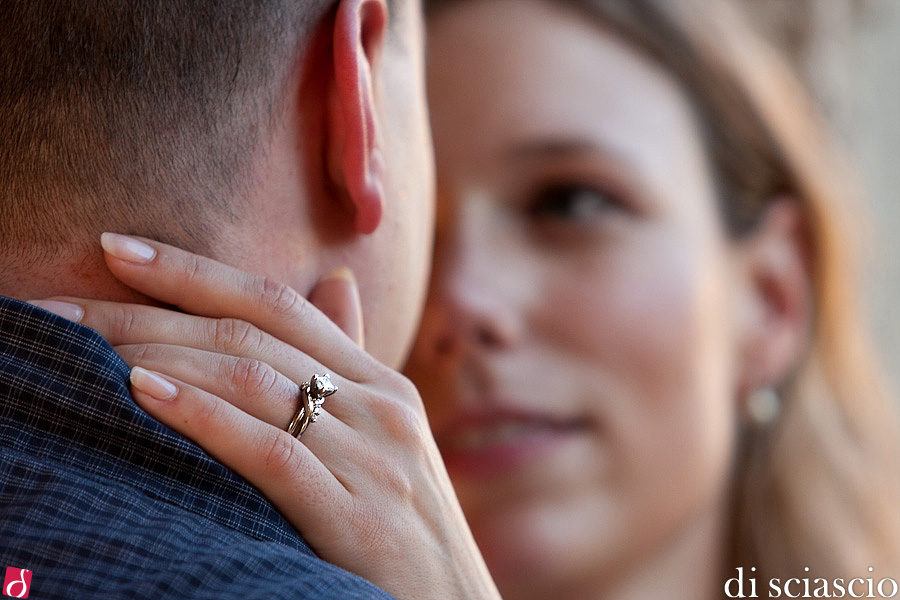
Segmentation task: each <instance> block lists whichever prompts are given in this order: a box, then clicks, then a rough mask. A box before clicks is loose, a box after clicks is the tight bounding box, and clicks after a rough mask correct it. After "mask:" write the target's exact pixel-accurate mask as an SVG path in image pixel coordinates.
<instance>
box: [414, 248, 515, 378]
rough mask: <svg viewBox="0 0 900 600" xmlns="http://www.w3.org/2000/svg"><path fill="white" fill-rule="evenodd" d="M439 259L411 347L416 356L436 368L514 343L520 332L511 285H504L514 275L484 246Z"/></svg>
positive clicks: (510, 345) (505, 347)
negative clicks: (416, 339) (417, 340)
mask: <svg viewBox="0 0 900 600" xmlns="http://www.w3.org/2000/svg"><path fill="white" fill-rule="evenodd" d="M440 258H441V260H440V262H439V264H438V265H437V266H436V267H435V271H434V273H433V278H432V286H431V291H430V294H429V298H428V303H427V305H426V308H425V314H424V316H423V323H422V330H421V331H422V333H421V335H420V336H419V342H420V344H418V345H417V346H418V350H420V351H421V352H422V354H420V358H425V359H427V360H428V361H429V362H430V363H431V367H432V368H440V367H442V366H448V365H452V364H453V363H454V362H456V361H457V360H459V359H461V358H464V357H466V356H471V355H473V354H474V355H477V354H484V353H489V352H497V351H502V350H505V349H509V348H511V347H513V346H515V344H516V343H517V341H518V339H519V338H520V336H521V324H520V318H519V311H518V309H517V303H516V298H515V297H514V294H513V293H511V291H512V288H511V287H510V286H507V285H504V282H505V281H507V280H508V278H509V277H511V276H512V277H514V276H515V273H511V272H509V270H508V268H504V267H503V266H502V265H500V264H498V261H496V260H495V259H496V258H497V257H496V255H494V256H492V255H491V254H490V253H489V252H488V251H487V250H485V251H482V252H467V253H463V252H455V253H454V255H453V256H447V255H446V254H445V255H444V256H442V257H440Z"/></svg>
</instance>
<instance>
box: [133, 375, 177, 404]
mask: <svg viewBox="0 0 900 600" xmlns="http://www.w3.org/2000/svg"><path fill="white" fill-rule="evenodd" d="M131 385H133V386H134V387H136V388H137V389H138V390H139V391H141V392H144V393H145V394H147V395H148V396H150V397H152V398H153V399H155V400H162V401H165V400H172V399H173V398H175V396H176V395H177V394H178V388H177V387H175V384H174V383H172V382H171V381H167V380H166V379H163V378H162V376H160V375H159V374H158V373H154V372H153V371H148V370H147V369H142V368H141V367H134V368H133V369H131Z"/></svg>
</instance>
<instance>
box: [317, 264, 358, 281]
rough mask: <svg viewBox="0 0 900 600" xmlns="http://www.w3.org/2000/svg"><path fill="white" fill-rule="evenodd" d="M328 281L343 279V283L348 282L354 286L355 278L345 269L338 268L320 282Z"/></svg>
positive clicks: (351, 272)
mask: <svg viewBox="0 0 900 600" xmlns="http://www.w3.org/2000/svg"><path fill="white" fill-rule="evenodd" d="M329 279H343V280H344V281H349V282H350V283H352V284H353V285H356V276H355V275H354V274H353V271H351V270H350V269H349V268H347V267H338V268H337V269H335V270H334V271H332V272H331V273H329V274H328V275H326V276H325V277H323V278H322V281H326V280H329Z"/></svg>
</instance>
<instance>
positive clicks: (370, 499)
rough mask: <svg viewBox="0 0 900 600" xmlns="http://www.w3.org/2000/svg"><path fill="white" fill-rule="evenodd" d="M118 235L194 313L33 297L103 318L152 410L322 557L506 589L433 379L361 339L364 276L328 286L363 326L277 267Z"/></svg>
mask: <svg viewBox="0 0 900 600" xmlns="http://www.w3.org/2000/svg"><path fill="white" fill-rule="evenodd" d="M103 246H104V249H105V250H106V253H107V264H108V265H109V268H110V269H111V270H112V272H113V273H114V274H115V276H116V277H118V278H119V279H120V280H121V281H123V282H124V283H125V284H127V285H128V286H130V287H132V288H134V289H135V290H137V291H139V292H141V293H143V294H146V295H148V296H151V297H153V298H155V299H157V300H160V301H162V302H164V303H167V304H170V305H174V306H177V307H178V308H180V309H181V310H183V311H185V312H186V313H192V314H184V313H179V312H174V311H169V310H165V309H161V308H155V307H150V306H144V305H136V304H120V303H111V302H101V301H94V300H85V299H76V298H56V299H54V301H51V302H46V301H35V302H34V304H36V305H38V306H43V307H44V308H47V309H48V310H53V311H54V312H59V313H60V314H63V316H66V317H68V318H72V317H75V318H76V320H78V321H80V322H81V323H83V324H84V325H87V326H89V327H92V328H94V329H96V330H97V331H98V332H100V334H101V335H103V336H104V337H105V338H106V339H107V340H108V341H109V342H110V343H111V344H112V345H113V346H114V347H115V348H116V350H117V351H118V352H119V354H121V355H122V357H123V358H124V359H125V360H126V361H127V362H128V363H129V364H130V365H131V366H132V367H134V368H133V370H132V375H131V381H132V389H133V395H134V398H135V400H136V401H137V403H138V404H139V405H140V406H141V407H142V408H143V409H144V410H146V411H147V412H148V413H149V414H150V415H152V416H153V417H155V418H156V419H158V420H160V421H162V422H163V423H165V424H166V425H168V426H169V427H171V428H173V429H175V430H176V431H179V432H180V433H182V434H184V435H185V436H187V437H189V438H191V439H192V440H194V441H195V442H197V443H198V444H199V445H200V446H202V447H203V448H204V449H205V450H206V451H207V452H209V454H211V455H212V456H214V457H215V458H216V459H217V460H219V461H221V462H222V463H224V464H225V465H227V466H229V467H230V468H232V469H233V470H234V471H236V472H237V473H239V474H240V475H241V476H243V477H244V478H246V479H247V480H248V481H249V482H251V483H252V484H253V485H255V486H256V487H257V488H259V489H260V490H261V491H262V493H263V494H264V495H265V496H266V497H267V498H268V499H269V500H270V501H271V502H272V503H273V504H274V505H275V506H276V507H277V508H278V509H279V510H280V511H281V512H282V514H284V516H285V517H286V518H287V519H288V521H289V522H290V523H291V524H292V525H293V526H294V527H295V528H296V529H297V530H298V531H299V532H300V533H301V534H302V535H303V537H304V538H305V539H306V540H307V541H308V542H309V543H310V545H311V546H312V547H313V548H315V549H316V551H317V552H318V553H319V554H320V555H321V556H322V557H323V558H325V559H327V560H329V561H331V562H334V563H336V564H338V565H340V566H342V567H344V568H346V569H348V570H350V571H352V572H354V573H357V574H359V575H361V576H362V577H365V578H366V579H369V580H370V581H372V582H374V583H375V584H377V585H379V586H381V587H382V588H383V589H385V590H386V591H388V592H390V593H392V594H393V595H395V596H397V597H398V598H416V599H419V598H441V599H444V598H498V597H499V594H498V592H497V590H496V587H495V586H494V584H493V581H492V580H491V578H490V575H489V574H488V571H487V568H486V566H485V564H484V561H483V559H482V558H481V555H480V553H479V552H478V549H477V547H476V545H475V542H474V540H473V538H472V535H471V532H470V531H469V528H468V525H467V524H466V522H465V518H464V517H463V514H462V510H461V509H460V506H459V503H458V501H457V499H456V496H455V494H454V492H453V488H452V486H451V484H450V480H449V477H448V476H447V472H446V470H445V468H444V465H443V462H442V461H441V457H440V454H439V453H438V450H437V447H436V445H435V443H434V439H433V437H432V435H431V432H430V430H429V428H428V421H427V419H426V417H425V412H424V409H423V406H422V402H421V399H420V398H419V395H418V392H417V391H416V389H415V387H414V386H413V385H412V384H411V383H410V382H409V381H408V380H407V379H406V378H404V377H403V376H402V375H400V374H398V373H397V372H395V371H393V370H391V369H389V368H387V367H385V366H384V365H382V364H380V363H379V362H378V361H376V360H375V359H374V358H372V357H371V356H369V355H368V354H366V353H365V352H364V351H363V350H362V349H361V348H360V347H359V345H357V342H360V341H361V333H359V332H361V326H360V323H361V320H360V319H361V317H360V316H359V309H358V295H357V292H356V286H355V282H354V281H353V278H352V276H348V275H347V272H345V273H344V274H343V275H340V274H339V275H338V276H336V277H332V278H328V279H326V280H323V282H322V283H321V285H320V286H319V287H318V290H319V296H320V302H319V303H320V304H321V305H322V306H323V308H325V310H326V312H328V313H329V314H330V315H332V316H333V317H334V318H335V319H336V320H337V321H338V322H341V323H342V325H343V328H344V329H345V330H346V331H347V332H349V334H350V336H352V338H355V339H351V337H348V335H347V334H346V333H345V332H344V331H342V330H341V328H339V327H338V326H337V325H335V323H334V322H333V321H332V320H329V319H328V318H327V317H326V316H325V315H324V314H323V313H322V311H320V310H319V309H317V308H316V307H315V306H313V305H312V304H311V303H310V302H308V301H307V300H305V299H304V298H303V297H301V296H300V295H299V294H298V293H297V292H295V291H294V290H292V289H291V288H289V287H286V286H284V285H281V284H279V283H277V282H274V281H272V280H270V279H267V278H264V277H259V276H254V275H250V274H247V273H244V272H242V271H239V270H237V269H233V268H230V267H227V266H225V265H222V264H220V263H217V262H215V261H212V260H209V259H206V258H202V257H199V256H196V255H193V254H190V253H187V252H184V251H181V250H178V249H176V248H173V247H171V246H166V245H164V244H160V243H157V242H152V241H147V240H138V239H137V238H130V237H125V236H119V235H112V234H104V238H103ZM59 301H63V302H68V303H71V304H75V305H77V306H78V307H79V308H80V311H78V310H74V309H72V308H71V307H69V308H68V309H66V307H65V306H63V305H60V304H59V303H58V302H59ZM79 312H80V313H81V314H80V316H79V315H78V313H79ZM194 315H196V316H194ZM314 373H318V374H325V373H330V374H331V379H332V381H333V382H334V383H335V384H336V385H337V387H338V390H339V391H338V392H337V393H336V394H334V395H332V396H330V397H329V398H328V400H327V401H326V403H325V405H324V407H323V412H322V415H321V416H320V417H319V419H318V420H317V422H316V423H315V424H313V425H311V426H310V427H309V429H307V431H306V433H304V434H303V441H302V443H301V442H300V441H298V440H297V439H294V438H293V437H292V436H290V435H289V434H288V433H287V432H286V428H287V425H288V423H289V422H290V421H291V418H292V417H293V415H294V414H295V413H296V411H297V409H298V407H299V402H300V398H299V393H300V389H299V384H302V383H303V382H306V381H309V379H310V377H311V376H312V375H313V374H314ZM160 374H163V375H160Z"/></svg>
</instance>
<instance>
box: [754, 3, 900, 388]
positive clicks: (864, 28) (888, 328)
mask: <svg viewBox="0 0 900 600" xmlns="http://www.w3.org/2000/svg"><path fill="white" fill-rule="evenodd" d="M743 1H744V2H746V3H747V5H748V8H749V10H750V11H751V14H752V15H753V17H754V18H755V19H756V20H757V21H758V23H757V24H758V25H759V27H760V28H761V29H762V31H763V32H764V33H765V34H766V35H767V36H768V37H769V38H770V39H771V40H772V41H773V42H774V43H775V44H776V45H778V46H780V47H781V48H783V49H784V51H785V52H786V53H787V55H788V56H789V57H790V58H791V59H792V60H793V61H794V62H795V64H796V66H797V67H798V69H799V71H800V73H801V76H802V77H803V78H804V79H805V80H806V81H807V83H808V85H809V86H810V88H811V89H812V91H813V93H814V95H815V96H816V98H817V99H818V101H819V103H820V104H821V106H822V108H823V109H824V111H825V114H826V115H827V116H828V118H829V119H831V121H832V122H833V123H834V125H835V126H836V129H837V131H838V132H839V134H840V136H841V137H842V139H843V142H844V143H845V145H846V147H847V148H848V149H849V153H850V156H851V157H852V158H853V159H854V160H855V161H856V166H857V170H858V173H859V175H860V183H861V185H862V187H863V191H864V192H865V194H866V198H867V202H868V204H869V206H870V213H871V215H870V217H871V218H870V221H871V227H870V230H869V231H868V232H866V233H867V235H866V247H865V248H864V249H863V250H864V255H863V259H864V261H865V266H866V270H865V272H864V280H863V282H862V285H863V286H864V288H865V293H864V298H865V303H866V308H867V313H868V318H869V324H870V327H871V328H872V329H873V333H874V337H875V341H876V342H877V343H878V345H879V346H880V348H881V349H882V351H883V352H884V356H885V359H886V363H887V364H886V367H887V369H888V375H889V377H890V378H891V380H892V382H893V384H894V389H895V390H898V389H900V386H898V383H900V319H898V318H897V313H898V310H897V308H896V305H897V301H898V299H900V203H898V202H897V201H896V197H897V194H898V191H900V160H898V159H900V0H743Z"/></svg>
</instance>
